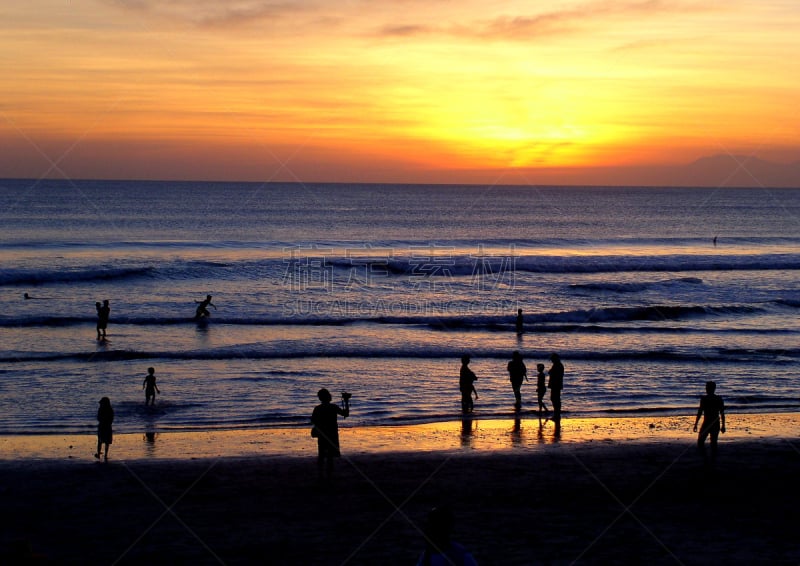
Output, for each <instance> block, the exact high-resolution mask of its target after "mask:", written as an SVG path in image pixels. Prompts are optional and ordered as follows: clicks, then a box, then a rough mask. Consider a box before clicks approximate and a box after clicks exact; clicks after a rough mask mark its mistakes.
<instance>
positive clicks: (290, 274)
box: [0, 180, 800, 434]
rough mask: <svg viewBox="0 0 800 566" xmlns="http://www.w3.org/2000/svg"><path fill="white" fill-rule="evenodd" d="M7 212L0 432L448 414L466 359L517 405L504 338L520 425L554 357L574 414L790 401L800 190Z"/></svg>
mask: <svg viewBox="0 0 800 566" xmlns="http://www.w3.org/2000/svg"><path fill="white" fill-rule="evenodd" d="M0 222H1V223H2V233H0V337H1V338H2V339H1V340H0V393H1V395H0V434H22V433H32V434H39V433H41V434H51V433H65V434H66V433H83V432H86V433H89V432H92V431H94V430H95V427H96V419H95V415H96V410H97V402H98V400H99V399H100V397H103V396H108V397H109V398H110V399H111V401H112V405H113V406H114V409H115V411H116V420H115V431H116V432H120V433H125V432H131V433H133V432H143V431H144V432H168V431H193V430H217V429H257V428H268V427H305V426H308V422H309V417H310V414H311V411H312V409H313V407H314V406H315V405H316V404H317V402H318V401H317V398H316V392H317V390H318V389H320V388H322V387H327V388H328V389H329V390H331V392H333V393H334V396H335V398H338V397H339V395H340V392H342V391H348V392H351V393H352V394H353V399H352V413H351V416H350V418H348V419H346V420H345V421H343V422H342V425H343V426H351V427H358V426H367V425H378V426H381V425H392V424H410V423H422V422H435V421H441V420H452V419H457V418H459V416H460V394H459V391H458V373H459V367H460V361H459V360H460V357H461V356H462V354H469V355H471V357H472V363H471V367H472V369H473V371H474V372H475V373H476V374H477V376H478V381H477V382H476V387H477V390H478V393H479V395H480V397H479V399H478V401H477V402H476V406H475V415H474V416H475V418H477V419H481V418H509V417H511V416H512V415H513V414H514V413H513V404H514V396H513V393H512V390H511V386H510V383H509V380H508V374H507V371H506V364H507V362H508V361H509V360H510V359H511V353H512V352H513V351H514V350H518V351H520V352H521V353H522V355H523V356H524V361H525V363H526V364H527V366H528V373H529V377H530V379H531V380H532V382H531V383H528V384H525V385H523V408H522V415H523V417H527V416H531V417H533V416H534V415H535V409H536V393H535V374H536V364H537V363H544V364H546V367H548V368H549V366H550V363H549V361H548V358H549V356H550V354H551V353H553V352H557V353H558V354H559V355H560V356H561V359H562V360H563V362H564V365H565V367H566V373H565V389H564V392H563V399H564V419H565V424H566V419H569V418H570V417H593V416H610V415H619V416H639V415H641V416H648V417H657V416H659V415H684V414H685V415H689V416H691V415H694V414H695V412H696V407H697V404H698V399H699V396H700V395H701V394H702V393H703V390H704V383H705V381H707V380H710V379H713V380H715V381H716V382H717V384H718V390H717V392H718V393H719V394H720V395H721V396H722V397H723V398H724V399H725V401H726V404H727V407H728V413H729V414H730V415H731V416H730V417H729V420H730V421H731V422H733V421H734V419H735V413H737V412H748V413H763V412H780V411H783V412H788V411H798V410H800V393H799V389H798V369H799V368H800V323H798V309H800V189H764V188H754V189H728V188H623V187H509V186H461V185H451V186H443V185H436V186H423V185H347V184H300V183H294V184H280V183H275V184H256V183H200V182H130V181H128V182H125V181H32V180H2V181H0ZM26 293H27V296H28V297H29V298H28V299H25V298H24V297H25V294H26ZM206 295H212V302H213V305H214V306H213V307H209V309H210V313H211V316H210V317H209V318H208V320H207V321H206V322H203V323H198V322H197V321H195V320H194V318H193V317H194V314H195V308H196V306H197V304H196V301H201V300H202V299H204V298H205V296H206ZM103 300H109V302H110V306H111V317H110V322H109V325H108V334H107V338H108V340H107V341H98V340H97V339H96V330H95V325H96V320H97V317H96V311H95V303H96V302H97V301H103ZM517 309H522V311H523V316H524V332H523V334H521V335H518V334H517V333H516V331H515V316H516V313H517ZM148 367H154V368H155V373H156V377H157V380H158V382H157V383H158V387H159V389H160V390H161V394H160V395H158V396H157V400H156V404H155V406H154V407H145V405H144V391H143V390H142V382H143V380H144V377H145V375H146V373H147V368H148ZM548 404H549V401H548Z"/></svg>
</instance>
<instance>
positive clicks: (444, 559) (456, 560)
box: [417, 506, 478, 566]
mask: <svg viewBox="0 0 800 566" xmlns="http://www.w3.org/2000/svg"><path fill="white" fill-rule="evenodd" d="M454 523H455V519H454V516H453V511H452V510H451V509H450V508H449V507H447V506H441V507H434V508H433V509H431V510H430V512H429V513H428V518H427V520H426V522H425V529H424V531H423V533H424V535H425V551H424V552H423V553H422V556H420V557H419V561H418V562H417V566H450V565H452V564H459V565H464V566H477V565H478V563H477V562H476V561H475V558H474V557H473V556H472V554H470V553H469V551H468V550H467V549H466V548H464V546H463V545H461V544H459V543H457V542H454V541H453V540H452V538H451V537H452V533H453V525H454Z"/></svg>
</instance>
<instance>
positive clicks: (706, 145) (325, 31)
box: [0, 0, 800, 184]
mask: <svg viewBox="0 0 800 566" xmlns="http://www.w3.org/2000/svg"><path fill="white" fill-rule="evenodd" d="M0 27H1V28H2V33H0V91H1V92H2V93H3V96H2V98H0V177H32V178H39V177H55V178H134V179H136V178H143V179H217V180H254V181H277V180H299V181H341V182H346V181H377V182H392V181H398V182H426V181H430V182H480V183H484V182H530V183H558V182H559V181H563V182H582V183H594V184H604V183H606V182H615V183H620V182H630V183H647V184H653V183H657V182H658V181H659V172H660V171H665V169H664V168H665V167H668V166H681V165H684V164H688V163H690V162H692V161H694V160H696V159H698V158H700V157H703V156H708V155H737V156H744V157H745V158H750V157H752V158H759V159H764V160H771V161H776V162H783V163H787V162H792V161H798V160H800V147H799V146H800V111H798V109H797V106H798V104H797V101H798V100H800V57H798V55H799V54H800V34H797V29H800V7H798V6H797V4H796V3H795V2H794V1H793V0H764V1H761V2H752V1H748V2H740V1H736V0H733V1H730V2H725V3H716V2H713V3H710V2H701V1H699V0H698V1H680V0H679V1H658V0H642V1H614V0H608V1H602V0H600V1H592V0H589V1H574V2H573V1H570V2H530V1H520V2H515V1H480V2H478V1H472V0H464V1H461V2H450V1H445V0H424V1H423V0H419V1H417V0H395V1H384V0H371V1H347V0H339V1H337V2H332V1H326V0H318V1H299V0H298V1H296V2H279V1H266V0H263V1H262V0H230V1H227V2H219V1H217V0H214V1H211V0H173V1H171V2H161V1H158V0H86V1H84V0H47V1H45V0H26V2H11V1H5V2H3V4H2V7H1V8H0ZM664 179H665V182H669V181H670V180H671V178H670V177H669V175H666V174H665V176H664Z"/></svg>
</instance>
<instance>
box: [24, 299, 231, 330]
mask: <svg viewBox="0 0 800 566" xmlns="http://www.w3.org/2000/svg"><path fill="white" fill-rule="evenodd" d="M24 297H25V299H32V298H33V297H31V296H30V295H28V293H25V295H24ZM194 303H195V304H196V305H197V308H196V309H195V313H194V320H196V321H198V322H203V321H205V320H207V319H208V317H210V316H211V312H209V310H208V307H214V310H217V305H215V304H214V303H212V302H211V295H206V298H205V299H203V300H202V301H195V302H194ZM94 306H95V309H96V310H97V339H98V340H101V341H106V340H107V338H106V330H107V329H108V321H109V319H110V318H111V305H110V303H109V300H108V299H105V300H104V301H103V302H102V304H101V303H100V302H99V301H98V302H96V303H95V304H94Z"/></svg>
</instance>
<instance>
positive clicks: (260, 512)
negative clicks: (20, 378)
mask: <svg viewBox="0 0 800 566" xmlns="http://www.w3.org/2000/svg"><path fill="white" fill-rule="evenodd" d="M799 418H800V416H798V415H796V414H791V415H735V416H734V415H731V416H730V417H729V423H730V424H729V426H730V429H731V430H730V432H729V434H727V435H723V436H722V441H721V443H720V452H719V458H718V461H717V464H716V466H715V468H714V469H711V468H709V467H706V466H704V465H703V461H702V459H701V458H700V457H699V455H698V453H697V452H696V449H695V446H694V438H695V437H694V435H693V434H692V433H691V431H690V429H691V423H692V421H693V418H685V417H682V418H666V419H652V420H648V419H645V418H641V419H591V420H586V421H577V420H575V421H571V420H565V421H564V423H563V426H562V430H561V434H560V435H556V434H555V431H554V429H553V427H552V423H548V424H546V425H545V426H544V427H543V428H542V429H541V431H540V429H539V427H538V423H537V422H536V421H535V420H533V419H531V420H524V419H523V420H521V421H519V422H516V423H515V422H514V421H481V422H477V423H472V424H470V426H469V427H466V426H465V425H464V424H462V423H460V422H456V423H440V424H435V425H425V426H420V427H382V428H380V429H345V430H343V431H342V443H343V448H344V452H345V457H343V458H342V459H341V460H340V461H339V462H338V468H337V476H336V479H335V482H334V484H333V485H332V486H322V485H319V484H318V483H317V478H316V468H315V460H314V449H313V442H312V441H311V439H310V438H307V431H299V430H294V431H250V432H231V433H216V436H213V435H212V436H209V435H208V434H206V435H201V434H194V435H191V434H189V435H175V436H172V435H168V434H163V435H160V436H159V437H158V438H155V439H153V438H150V439H148V438H147V437H143V436H142V435H119V436H118V437H117V438H115V442H114V444H113V445H112V449H111V460H110V461H109V462H108V463H100V462H95V461H94V458H92V456H91V452H92V451H93V446H92V444H93V442H92V441H93V438H92V437H91V436H82V437H72V438H58V437H46V438H38V439H36V438H32V437H25V438H23V437H4V438H3V439H2V441H0V456H1V457H2V460H0V501H1V503H2V505H1V508H2V513H3V523H4V525H5V527H4V528H3V534H2V545H3V546H2V548H3V551H4V552H5V555H4V556H3V560H2V563H4V564H10V563H13V560H12V559H13V558H14V557H13V556H12V553H13V552H15V551H20V549H22V550H21V551H28V550H29V551H30V554H32V555H33V557H32V559H35V560H38V561H40V563H49V564H298V565H313V564H354V565H355V564H380V565H389V564H415V563H416V560H417V559H418V557H419V555H420V553H421V551H422V549H423V548H424V537H423V535H422V532H421V529H422V527H423V524H424V519H425V516H426V513H427V512H428V510H429V509H430V508H431V507H433V506H435V505H440V504H443V503H446V504H449V505H451V506H452V508H453V509H454V511H455V515H456V525H455V530H454V539H456V540H458V541H460V542H462V543H463V544H464V545H465V546H467V548H468V549H470V550H471V551H472V552H473V554H474V555H475V558H476V559H477V561H478V563H479V564H482V565H487V564H498V565H500V564H502V565H508V564H512V565H513V564H523V565H525V564H711V563H713V564H798V563H800V542H798V536H797V533H798V532H800V521H798V518H797V517H798V513H797V509H798V508H799V507H800V491H798V490H797V489H796V483H797V478H798V477H800V445H799V443H798V442H797V434H796V433H797V430H798V428H797V424H798V422H799V421H798V419H799ZM687 425H688V428H689V430H688V431H687ZM409 438H416V439H418V441H419V442H418V443H409V442H408V439H409ZM66 442H69V443H70V444H69V445H64V446H61V444H62V443H66ZM75 442H80V443H81V444H79V445H76V444H74V443H75ZM134 443H135V445H134ZM126 444H130V446H127V447H126ZM193 445H196V446H197V447H198V450H197V452H196V453H194V454H193V453H192V452H191V450H190V449H191V447H192V446H193ZM211 445H213V446H214V447H213V448H210V446H211ZM437 445H439V446H441V449H436V446H437ZM48 446H49V448H47V447H48ZM59 446H60V448H59ZM70 446H71V448H70ZM201 448H202V449H201ZM417 448H419V449H417ZM48 450H49V452H48ZM409 450H411V451H409ZM148 451H149V452H148ZM212 452H217V454H216V455H214V454H212ZM48 453H50V454H51V456H50V457H47V454H48ZM131 454H133V455H131ZM198 454H199V455H198ZM28 558H31V557H30V556H29V557H28Z"/></svg>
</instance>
